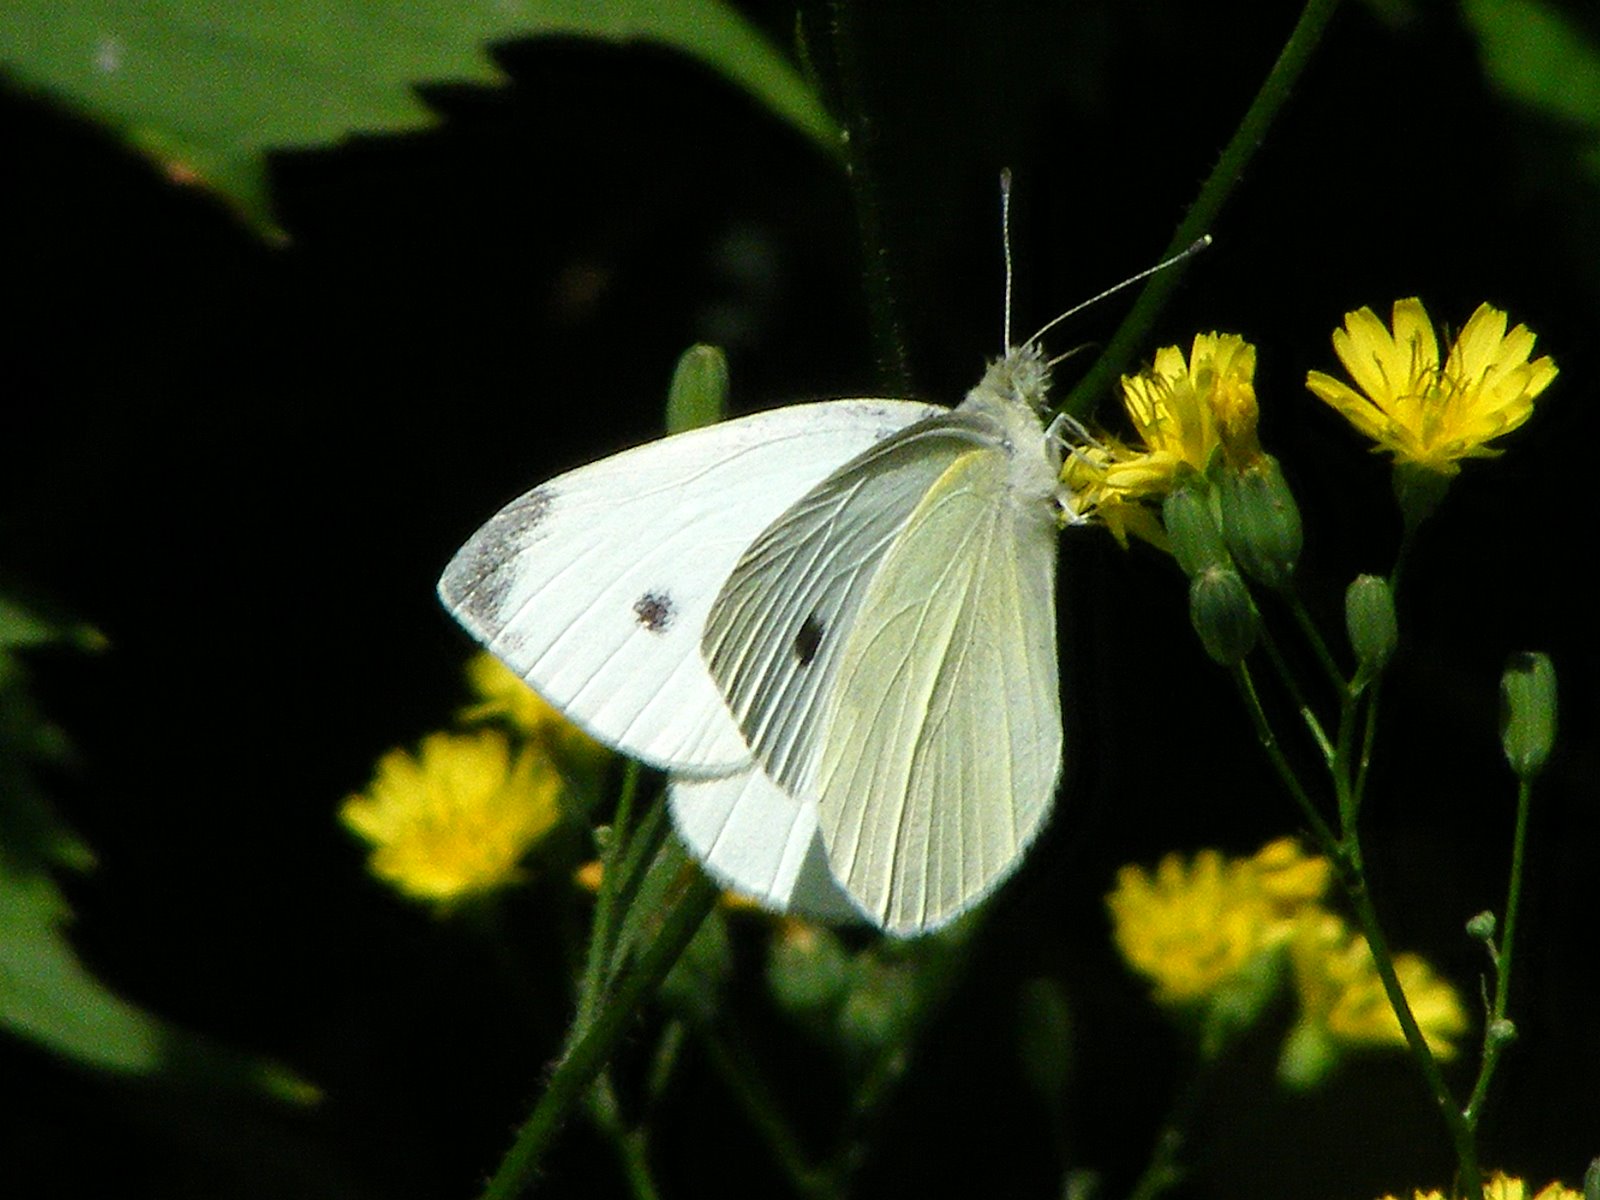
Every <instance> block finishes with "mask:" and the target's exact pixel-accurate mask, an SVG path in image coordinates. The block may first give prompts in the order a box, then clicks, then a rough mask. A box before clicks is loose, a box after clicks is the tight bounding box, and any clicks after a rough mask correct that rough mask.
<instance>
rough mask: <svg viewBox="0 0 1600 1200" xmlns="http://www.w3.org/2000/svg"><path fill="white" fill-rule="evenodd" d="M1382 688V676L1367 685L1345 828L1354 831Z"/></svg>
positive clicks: (1375, 738) (1365, 782) (1369, 763)
mask: <svg viewBox="0 0 1600 1200" xmlns="http://www.w3.org/2000/svg"><path fill="white" fill-rule="evenodd" d="M1382 688H1383V676H1381V675H1379V676H1377V677H1376V678H1374V679H1373V680H1372V682H1371V684H1369V685H1368V688H1367V695H1366V701H1367V705H1366V709H1365V718H1364V720H1363V728H1362V730H1361V758H1360V760H1359V761H1358V762H1357V763H1356V777H1355V781H1354V783H1352V784H1351V787H1350V802H1349V809H1350V816H1349V820H1348V823H1347V824H1346V826H1345V828H1347V829H1354V828H1355V827H1356V823H1357V822H1358V821H1359V820H1360V819H1361V801H1362V800H1364V799H1365V798H1366V794H1367V771H1368V768H1370V767H1371V766H1372V747H1373V744H1374V743H1375V742H1376V741H1377V738H1378V697H1379V696H1381V695H1382V694H1383V693H1382Z"/></svg>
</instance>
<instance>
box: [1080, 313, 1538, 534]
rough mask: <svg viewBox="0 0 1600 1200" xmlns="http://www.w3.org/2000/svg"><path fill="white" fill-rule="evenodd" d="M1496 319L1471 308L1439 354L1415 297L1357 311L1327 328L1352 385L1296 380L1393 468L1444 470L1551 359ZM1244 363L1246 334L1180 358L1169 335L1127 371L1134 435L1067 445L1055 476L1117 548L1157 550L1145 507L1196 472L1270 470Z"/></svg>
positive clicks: (1252, 356) (1203, 343)
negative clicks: (1150, 358)
mask: <svg viewBox="0 0 1600 1200" xmlns="http://www.w3.org/2000/svg"><path fill="white" fill-rule="evenodd" d="M1506 325H1507V319H1506V314H1505V313H1503V312H1501V311H1500V310H1499V309H1495V308H1491V307H1490V306H1489V305H1487V304H1482V305H1479V307H1478V309H1477V311H1476V312H1474V313H1473V314H1472V316H1471V318H1470V319H1469V320H1468V321H1467V324H1466V326H1465V327H1464V328H1463V329H1462V331H1461V333H1460V335H1459V336H1458V337H1457V338H1456V339H1455V340H1454V342H1452V343H1451V345H1450V348H1449V352H1448V354H1447V355H1446V356H1445V358H1444V361H1443V364H1442V365H1441V362H1440V354H1439V340H1438V338H1437V337H1436V335H1435V333H1434V328H1433V324H1432V322H1431V321H1430V319H1429V317H1428V314H1427V312H1426V310H1425V309H1424V308H1423V306H1422V303H1421V301H1419V300H1415V299H1407V300H1399V301H1396V303H1395V305H1394V308H1393V317H1392V320H1391V324H1390V326H1388V327H1385V326H1384V324H1383V322H1382V321H1380V320H1379V319H1378V318H1377V317H1376V316H1375V315H1374V314H1373V312H1372V311H1371V310H1370V309H1366V308H1363V309H1360V310H1358V311H1356V312H1352V313H1349V314H1347V315H1346V317H1345V324H1344V327H1343V328H1341V329H1338V330H1336V331H1335V332H1334V335H1333V346H1334V350H1335V351H1336V352H1337V354H1338V356H1339V359H1340V361H1341V362H1343V363H1344V366H1345V369H1346V370H1347V371H1349V373H1350V377H1351V379H1352V380H1353V381H1354V383H1355V386H1354V387H1352V386H1350V385H1349V384H1346V383H1343V382H1341V381H1339V380H1337V379H1334V378H1333V377H1332V376H1329V375H1326V374H1324V373H1323V372H1321V371H1311V372H1310V373H1309V374H1308V375H1307V377H1306V386H1307V387H1308V388H1309V389H1310V390H1311V392H1312V394H1313V395H1315V396H1317V397H1318V398H1320V399H1322V400H1324V401H1325V402H1327V403H1328V404H1329V405H1331V406H1332V407H1333V408H1334V409H1335V410H1336V411H1338V412H1339V413H1340V415H1342V416H1343V417H1344V418H1345V419H1346V420H1347V421H1349V422H1350V424H1351V425H1352V426H1354V427H1355V429H1356V430H1357V431H1358V432H1360V433H1362V434H1364V435H1366V436H1367V437H1368V438H1370V439H1371V440H1372V441H1373V442H1374V443H1375V449H1378V450H1381V451H1387V452H1389V453H1390V454H1392V455H1393V456H1394V459H1395V462H1396V464H1397V465H1398V466H1402V467H1413V468H1417V469H1420V470H1423V471H1427V472H1432V473H1435V474H1438V475H1441V476H1446V477H1448V476H1451V475H1454V474H1456V473H1457V472H1458V471H1459V470H1460V465H1459V464H1460V460H1461V459H1463V458H1483V457H1489V456H1492V455H1493V454H1495V453H1496V451H1495V450H1493V449H1491V448H1490V447H1489V446H1488V443H1489V442H1491V441H1493V440H1495V439H1496V438H1499V437H1501V436H1502V435H1504V434H1507V433H1509V432H1511V431H1512V430H1513V429H1515V428H1517V426H1519V425H1521V424H1522V423H1523V422H1524V421H1526V420H1527V419H1528V417H1529V416H1530V415H1531V414H1532V412H1533V402H1534V400H1535V399H1536V398H1537V397H1538V396H1539V395H1540V393H1542V392H1543V391H1544V390H1545V389H1546V388H1547V387H1549V386H1550V384H1551V382H1552V381H1553V380H1554V379H1555V377H1556V366H1555V363H1554V362H1552V361H1551V360H1550V359H1549V358H1548V357H1545V358H1538V359H1534V358H1532V357H1531V356H1532V354H1533V347H1534V342H1535V340H1536V339H1535V337H1534V334H1533V333H1532V332H1530V331H1529V330H1528V329H1527V327H1526V326H1523V325H1518V326H1516V327H1514V328H1513V329H1511V330H1510V331H1509V332H1507V329H1506ZM1255 365H1256V352H1255V347H1254V346H1252V345H1251V344H1250V343H1248V342H1246V341H1245V340H1244V339H1243V338H1241V337H1239V336H1238V335H1237V334H1223V333H1208V334H1200V335H1199V336H1197V337H1196V338H1195V339H1194V342H1193V344H1192V346H1191V347H1190V351H1189V354H1188V355H1187V357H1185V355H1184V354H1183V352H1182V351H1181V350H1180V349H1179V348H1178V347H1176V346H1167V347H1164V348H1163V349H1161V350H1159V351H1158V352H1157V353H1156V357H1155V363H1154V365H1153V366H1152V367H1151V368H1150V369H1149V370H1147V371H1145V372H1143V373H1142V374H1140V375H1137V376H1131V377H1130V376H1125V377H1124V378H1123V380H1122V392H1123V407H1124V409H1125V410H1126V414H1127V417H1128V420H1129V422H1130V424H1131V425H1132V426H1133V430H1134V434H1135V440H1134V441H1133V442H1124V441H1121V440H1119V439H1118V438H1116V437H1113V436H1111V435H1107V434H1100V435H1096V436H1094V437H1093V438H1091V439H1090V440H1089V441H1088V443H1087V444H1086V445H1084V446H1081V447H1078V448H1076V449H1075V450H1074V451H1073V453H1072V454H1071V455H1070V456H1068V458H1067V461H1066V462H1065V464H1064V465H1063V467H1062V482H1063V483H1065V484H1066V486H1067V487H1068V488H1069V489H1070V490H1071V492H1072V493H1073V496H1074V499H1075V502H1076V507H1077V509H1078V511H1079V512H1080V513H1082V514H1083V515H1085V516H1090V517H1093V518H1095V519H1097V520H1099V521H1100V522H1101V523H1103V524H1104V525H1106V527H1107V528H1109V529H1110V530H1111V532H1112V533H1113V534H1114V535H1115V536H1116V538H1117V540H1118V541H1119V542H1122V543H1123V544H1124V545H1126V544H1127V540H1128V537H1129V535H1130V534H1131V535H1133V536H1137V537H1140V538H1142V539H1144V540H1146V541H1149V542H1151V543H1153V544H1155V545H1157V546H1160V547H1162V548H1163V549H1165V548H1167V547H1168V542H1167V538H1166V535H1167V534H1168V533H1170V530H1164V529H1163V526H1162V522H1161V521H1160V519H1159V518H1158V514H1157V511H1156V509H1155V507H1153V506H1155V505H1159V504H1160V502H1161V501H1162V500H1163V499H1164V498H1166V497H1167V496H1170V495H1171V494H1172V493H1173V492H1175V491H1177V490H1179V489H1180V488H1182V487H1184V486H1186V485H1187V484H1189V483H1190V482H1191V481H1192V480H1193V479H1195V478H1196V477H1206V478H1209V479H1210V480H1211V481H1212V482H1216V481H1217V480H1219V479H1220V478H1222V477H1226V476H1230V475H1232V476H1239V475H1245V474H1248V473H1250V472H1260V471H1262V470H1264V469H1268V464H1269V463H1270V459H1269V457H1268V456H1267V455H1265V454H1264V453H1263V452H1262V450H1261V446H1260V443H1259V442H1258V440H1257V436H1256V417H1257V406H1256V393H1255V382H1254V380H1255Z"/></svg>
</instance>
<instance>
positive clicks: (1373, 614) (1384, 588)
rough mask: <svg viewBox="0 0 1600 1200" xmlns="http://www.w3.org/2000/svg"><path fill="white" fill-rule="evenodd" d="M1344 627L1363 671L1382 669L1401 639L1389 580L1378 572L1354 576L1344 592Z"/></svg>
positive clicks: (1373, 672)
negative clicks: (1376, 573)
mask: <svg viewBox="0 0 1600 1200" xmlns="http://www.w3.org/2000/svg"><path fill="white" fill-rule="evenodd" d="M1344 628H1345V632H1346V633H1348V634H1349V635H1350V649H1352V650H1354V651H1355V654H1356V662H1357V663H1358V664H1359V665H1360V667H1361V670H1362V672H1363V673H1364V674H1367V675H1376V674H1377V673H1378V672H1379V671H1381V670H1383V668H1384V665H1385V664H1386V663H1388V661H1389V656H1390V655H1391V654H1393V653H1394V647H1395V643H1396V642H1397V641H1399V640H1400V630H1399V625H1398V623H1397V622H1396V620H1395V615H1394V594H1393V593H1392V592H1390V591H1389V584H1388V581H1387V580H1385V579H1383V578H1382V577H1381V576H1378V575H1357V576H1356V577H1355V579H1354V580H1353V581H1352V582H1351V584H1350V586H1349V587H1348V588H1346V589H1345V593H1344Z"/></svg>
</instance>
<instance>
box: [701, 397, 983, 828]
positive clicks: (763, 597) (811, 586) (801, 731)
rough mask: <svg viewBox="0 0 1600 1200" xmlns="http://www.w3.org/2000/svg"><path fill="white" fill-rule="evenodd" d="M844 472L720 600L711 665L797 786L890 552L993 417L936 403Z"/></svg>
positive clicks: (760, 547) (803, 504) (771, 770)
mask: <svg viewBox="0 0 1600 1200" xmlns="http://www.w3.org/2000/svg"><path fill="white" fill-rule="evenodd" d="M938 412H939V415H938V416H935V417H932V418H930V419H928V420H926V421H924V422H922V423H920V424H918V425H915V426H912V427H910V428H907V429H905V430H902V431H901V432H899V433H897V434H895V435H894V436H892V437H889V438H886V439H884V441H883V442H882V443H880V444H879V445H877V446H875V447H873V448H872V449H871V450H869V451H867V452H866V453H864V454H862V455H861V456H860V457H858V458H856V459H854V460H853V461H851V462H849V463H847V464H846V465H845V466H843V467H841V468H840V469H839V470H837V471H835V472H834V473H833V474H832V475H830V476H829V477H828V478H826V479H825V480H823V481H822V482H821V483H819V484H818V485H817V486H816V487H815V488H814V489H812V490H811V491H810V492H809V493H807V494H806V495H805V496H803V497H802V498H800V499H799V500H798V501H797V502H795V503H794V504H793V505H792V506H791V507H790V508H789V509H788V510H787V511H786V512H784V513H783V514H782V516H780V517H779V518H778V519H777V520H775V521H774V522H773V523H772V524H771V525H769V526H768V527H767V528H766V529H765V530H764V531H763V532H762V533H761V535H760V536H759V537H758V538H757V539H756V540H755V541H754V543H752V544H751V546H750V548H749V550H748V551H746V553H745V554H744V555H743V556H741V558H740V559H739V562H738V565H737V566H735V567H734V569H733V573H732V575H731V576H730V577H729V578H728V582H727V585H726V586H725V587H724V588H723V589H722V593H721V594H720V595H719V596H718V597H717V600H716V602H715V604H714V605H713V606H712V609H711V615H710V619H709V621H708V623H707V625H706V633H705V639H704V653H705V658H706V662H707V664H708V665H709V667H710V671H711V676H712V678H713V679H714V680H715V681H716V683H717V686H718V687H719V688H720V689H721V690H722V693H723V695H724V696H725V697H726V698H727V701H728V705H729V707H730V708H731V709H732V712H733V716H734V720H735V722H736V723H737V724H738V726H739V728H740V730H741V731H742V732H743V734H744V737H745V740H746V742H747V743H748V744H749V746H750V748H751V749H752V750H753V752H754V754H755V758H756V761H757V762H759V763H760V764H761V766H762V768H763V769H764V770H765V771H766V773H767V774H768V775H769V776H771V778H772V779H773V780H774V781H776V782H777V783H778V784H779V785H780V786H781V787H783V788H784V789H785V790H787V791H789V792H790V793H792V794H794V795H796V796H798V797H807V796H808V788H809V778H808V776H809V774H811V773H813V772H814V770H815V766H816V763H817V756H818V751H819V748H820V746H821V744H822V743H823V742H824V741H825V740H827V739H828V738H829V737H831V733H830V732H829V731H828V729H827V726H826V724H825V723H824V722H823V720H822V719H821V715H822V711H823V707H824V705H825V703H826V702H827V699H828V696H829V691H830V688H831V686H832V680H833V677H834V674H835V672H836V670H837V667H838V664H839V660H840V654H841V651H842V649H843V647H844V645H845V639H846V638H847V637H848V636H850V631H851V630H853V629H854V628H856V626H857V624H858V609H859V608H860V605H861V601H862V598H863V597H864V596H865V594H866V591H867V588H868V587H869V586H870V584H871V582H872V578H873V575H874V574H875V572H876V571H877V570H878V567H879V564H880V562H881V561H882V559H883V557H884V555H885V553H886V552H887V551H888V549H889V548H890V547H891V546H892V545H893V544H894V542H895V540H896V539H897V538H899V537H900V536H901V532H902V530H903V528H904V526H905V523H906V520H907V518H908V517H909V516H910V515H911V513H912V512H913V511H914V510H915V509H916V507H917V505H918V503H919V502H920V501H921V499H922V497H923V496H924V495H925V494H926V493H927V491H928V489H929V488H930V487H932V486H933V485H934V483H935V481H936V480H938V479H939V478H940V476H942V475H943V474H944V472H945V471H946V470H947V469H948V468H949V466H950V464H951V462H953V461H954V460H956V459H957V458H959V457H960V456H961V455H962V454H964V453H967V452H969V451H971V450H973V449H974V448H975V447H978V446H982V445H985V444H988V443H989V442H990V441H992V439H993V437H994V430H993V428H992V427H991V425H990V424H989V423H987V422H985V421H983V420H981V419H976V420H975V419H974V418H972V417H971V416H969V415H968V414H964V413H957V412H950V411H949V410H938Z"/></svg>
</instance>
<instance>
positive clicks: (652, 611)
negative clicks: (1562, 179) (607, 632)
mask: <svg viewBox="0 0 1600 1200" xmlns="http://www.w3.org/2000/svg"><path fill="white" fill-rule="evenodd" d="M633 615H634V616H635V617H637V618H638V620H639V624H640V625H641V626H642V627H644V628H645V629H647V630H649V631H650V632H651V633H665V632H666V631H667V629H668V627H669V626H671V624H672V620H673V618H674V617H676V616H677V615H678V614H677V609H676V608H675V607H674V605H673V603H672V597H671V596H669V595H667V593H665V592H646V593H645V594H644V595H642V596H640V597H639V598H638V599H637V600H635V601H634V602H633Z"/></svg>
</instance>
